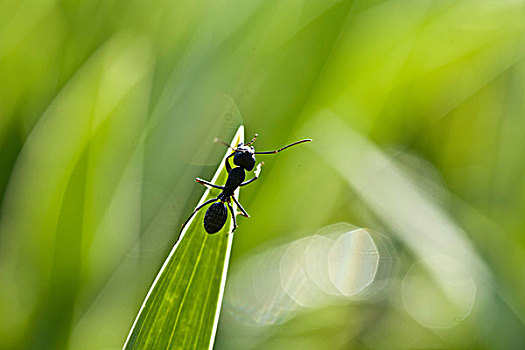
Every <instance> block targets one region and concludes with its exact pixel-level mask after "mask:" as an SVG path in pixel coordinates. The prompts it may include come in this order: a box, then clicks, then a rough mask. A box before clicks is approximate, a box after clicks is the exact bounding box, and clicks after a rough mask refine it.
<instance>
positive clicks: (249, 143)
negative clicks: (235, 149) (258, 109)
mask: <svg viewBox="0 0 525 350" xmlns="http://www.w3.org/2000/svg"><path fill="white" fill-rule="evenodd" d="M257 136H259V134H255V136H254V137H253V139H252V140H251V141H250V142H248V143H247V144H245V146H249V145H251V144H252V143H254V142H255V139H256V138H257Z"/></svg>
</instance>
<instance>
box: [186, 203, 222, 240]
mask: <svg viewBox="0 0 525 350" xmlns="http://www.w3.org/2000/svg"><path fill="white" fill-rule="evenodd" d="M217 200H218V198H212V199H210V200H207V201H206V202H204V203H202V204H201V205H199V206H198V207H197V208H195V210H194V211H193V213H191V215H190V217H189V218H188V219H187V220H186V221H185V222H184V223H183V224H182V227H181V228H180V232H182V230H184V226H186V224H187V223H188V222H189V221H190V219H191V218H192V217H193V215H195V213H196V212H198V211H199V210H201V209H202V207H204V206H205V205H208V204H210V203H211V202H215V201H217Z"/></svg>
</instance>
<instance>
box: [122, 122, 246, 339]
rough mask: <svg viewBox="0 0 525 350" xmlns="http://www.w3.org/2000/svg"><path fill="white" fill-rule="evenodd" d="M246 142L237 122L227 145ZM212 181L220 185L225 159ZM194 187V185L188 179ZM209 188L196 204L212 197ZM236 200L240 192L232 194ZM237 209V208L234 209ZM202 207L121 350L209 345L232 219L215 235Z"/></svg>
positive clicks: (215, 317) (166, 263)
mask: <svg viewBox="0 0 525 350" xmlns="http://www.w3.org/2000/svg"><path fill="white" fill-rule="evenodd" d="M241 142H244V127H243V126H240V127H239V129H238V130H237V133H236V134H235V136H234V137H233V140H232V142H231V146H232V147H235V146H236V145H237V144H239V143H241ZM230 152H231V151H230V149H228V150H227V153H226V154H225V156H224V158H223V160H222V161H221V163H220V164H219V167H218V169H217V171H216V173H215V175H214V176H213V179H212V180H211V182H212V183H217V184H222V183H224V182H225V181H226V178H227V175H228V174H227V172H226V169H225V167H224V159H225V158H226V156H227V155H228V154H229V153H230ZM192 185H193V183H192ZM211 191H217V190H216V189H212V190H210V189H207V190H206V191H205V192H204V195H203V196H202V198H201V199H200V201H199V203H198V204H197V205H201V204H202V203H204V202H205V201H206V200H208V199H210V198H214V197H215V196H216V195H217V193H216V192H213V193H212V192H211ZM235 196H236V197H237V198H238V196H239V193H238V190H237V191H236V193H235ZM235 209H236V208H235ZM204 213H205V210H201V211H199V212H197V213H196V214H195V215H194V216H193V218H192V219H191V220H190V221H189V222H188V224H187V225H186V226H185V228H184V230H183V231H182V232H181V235H180V237H179V240H178V241H177V243H176V244H175V246H174V247H173V249H172V250H171V252H170V254H169V256H168V258H167V259H166V261H165V262H164V264H163V266H162V268H161V269H160V271H159V273H158V275H157V277H156V278H155V281H154V282H153V285H152V286H151V288H150V290H149V292H148V294H147V295H146V298H145V300H144V302H143V304H142V306H141V308H140V311H139V314H138V315H137V318H136V319H135V322H134V323H133V326H132V328H131V331H130V332H129V335H128V338H127V339H126V343H125V344H124V349H211V348H212V347H213V342H214V338H215V332H216V329H217V323H218V319H219V312H220V308H221V303H222V296H223V292H224V284H225V281H226V273H227V270H228V261H229V258H230V250H231V245H232V239H233V235H232V234H228V232H230V230H231V228H232V220H231V218H228V221H227V222H226V225H224V227H223V228H222V229H221V230H220V231H219V232H218V233H217V234H214V235H209V234H207V233H206V231H205V230H204V227H203V225H202V220H203V217H204Z"/></svg>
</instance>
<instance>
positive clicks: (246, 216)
mask: <svg viewBox="0 0 525 350" xmlns="http://www.w3.org/2000/svg"><path fill="white" fill-rule="evenodd" d="M232 198H233V201H234V202H235V204H237V206H238V207H239V209H240V210H241V212H242V215H243V216H244V217H245V218H249V217H250V215H248V213H247V212H246V210H244V208H243V207H242V205H241V203H239V201H238V200H237V198H235V196H232Z"/></svg>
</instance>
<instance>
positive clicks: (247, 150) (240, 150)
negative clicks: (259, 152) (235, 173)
mask: <svg viewBox="0 0 525 350" xmlns="http://www.w3.org/2000/svg"><path fill="white" fill-rule="evenodd" d="M233 164H235V165H237V166H240V167H243V168H244V169H246V170H247V171H251V170H253V168H254V167H255V149H254V148H253V146H248V145H243V144H242V143H241V144H239V146H237V148H236V149H235V151H234V154H233Z"/></svg>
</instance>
